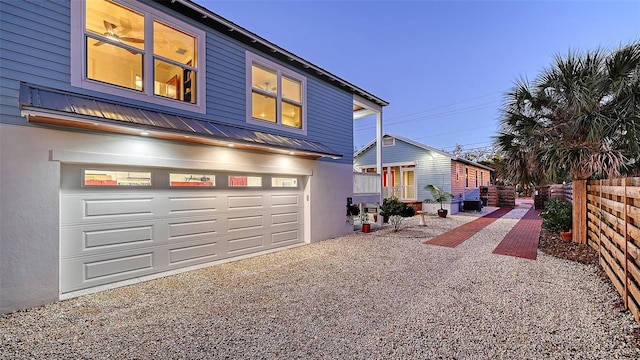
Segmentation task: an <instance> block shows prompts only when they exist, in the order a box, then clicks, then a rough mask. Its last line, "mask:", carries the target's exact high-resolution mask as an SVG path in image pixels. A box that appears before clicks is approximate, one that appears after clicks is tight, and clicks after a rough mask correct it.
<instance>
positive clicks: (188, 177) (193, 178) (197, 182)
mask: <svg viewBox="0 0 640 360" xmlns="http://www.w3.org/2000/svg"><path fill="white" fill-rule="evenodd" d="M169 181H170V183H169V184H170V186H171V187H180V186H198V187H214V186H216V176H215V175H212V174H183V173H170V174H169Z"/></svg>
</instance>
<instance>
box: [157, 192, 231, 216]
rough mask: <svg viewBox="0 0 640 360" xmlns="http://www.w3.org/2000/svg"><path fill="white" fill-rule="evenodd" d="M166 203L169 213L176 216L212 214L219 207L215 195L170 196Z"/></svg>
mask: <svg viewBox="0 0 640 360" xmlns="http://www.w3.org/2000/svg"><path fill="white" fill-rule="evenodd" d="M168 203H169V205H168V206H169V215H178V216H187V215H202V214H203V213H207V214H214V213H215V212H216V211H218V208H219V207H220V205H219V200H218V197H217V196H198V195H192V196H180V197H173V196H170V197H169V198H168Z"/></svg>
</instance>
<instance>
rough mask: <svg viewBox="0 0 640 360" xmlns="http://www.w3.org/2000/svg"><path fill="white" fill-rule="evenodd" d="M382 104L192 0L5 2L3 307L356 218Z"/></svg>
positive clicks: (299, 237) (265, 245)
mask: <svg viewBox="0 0 640 360" xmlns="http://www.w3.org/2000/svg"><path fill="white" fill-rule="evenodd" d="M386 105H388V103H387V102H386V101H384V100H382V99H381V98H379V97H377V96H375V95H373V94H371V93H369V92H367V91H365V90H363V89H361V88H359V87H357V86H356V85H354V84H351V83H349V82H348V81H346V80H344V79H342V78H340V77H338V76H336V75H334V74H332V73H331V72H329V71H327V70H325V69H322V68H320V67H318V66H317V65H314V64H313V63H311V62H309V61H307V60H305V59H303V58H302V57H300V56H297V55H295V54H293V53H290V52H288V51H287V50H285V49H283V48H281V47H279V46H277V45H276V44H273V43H271V42H270V41H268V40H266V39H264V38H262V37H260V36H259V35H257V34H254V33H252V32H251V31H249V30H247V29H245V28H243V27H241V26H239V25H237V24H234V23H232V22H230V21H228V20H226V19H224V18H222V17H221V16H219V15H217V14H215V13H214V12H212V11H211V10H209V9H206V8H204V7H202V6H200V5H198V4H196V3H194V2H192V1H189V0H175V1H171V2H169V1H153V0H141V1H135V0H74V1H53V0H51V1H47V0H42V1H35V2H26V1H8V2H3V3H2V6H1V7H0V199H2V200H1V201H0V312H2V313H6V312H11V311H15V310H19V309H24V308H29V307H34V306H39V305H42V304H46V303H50V302H55V301H58V300H60V299H65V298H70V297H74V296H79V295H82V294H86V293H91V292H96V291H101V290H103V289H108V288H112V287H116V286H123V285H127V284H129V283H132V282H137V281H141V280H148V279H153V278H156V277H160V276H166V275H169V274H172V273H176V272H180V271H186V270H190V269H194V268H198V267H203V266H210V265H215V264H217V263H220V262H224V261H229V260H232V259H237V258H239V257H246V256H254V255H256V254H263V253H265V252H270V251H277V250H280V249H285V248H288V247H292V246H300V245H303V244H306V243H310V242H315V241H320V240H324V239H328V238H331V237H335V236H338V235H342V234H346V233H349V232H351V231H353V228H352V226H350V225H349V224H346V223H345V221H344V209H345V204H346V201H347V199H348V198H349V197H351V196H352V194H353V171H352V170H353V152H352V149H353V122H354V120H355V119H358V118H361V117H364V116H376V117H377V122H378V125H379V127H381V123H382V108H383V107H384V106H386ZM381 135H382V134H381V133H380V134H379V135H378V136H381ZM328 224H330V226H328Z"/></svg>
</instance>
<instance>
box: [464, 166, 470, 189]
mask: <svg viewBox="0 0 640 360" xmlns="http://www.w3.org/2000/svg"><path fill="white" fill-rule="evenodd" d="M464 182H465V185H464V186H465V187H469V168H464Z"/></svg>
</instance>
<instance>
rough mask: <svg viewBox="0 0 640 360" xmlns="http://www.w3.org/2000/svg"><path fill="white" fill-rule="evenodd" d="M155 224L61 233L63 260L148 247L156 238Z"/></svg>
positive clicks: (86, 227) (89, 226) (71, 229)
mask: <svg viewBox="0 0 640 360" xmlns="http://www.w3.org/2000/svg"><path fill="white" fill-rule="evenodd" d="M157 232H158V223H157V222H153V221H137V222H125V223H106V224H87V225H83V226H73V227H71V226H69V227H63V228H62V229H61V247H60V255H61V258H62V259H67V258H72V257H76V256H85V255H92V254H95V253H108V252H114V251H123V250H127V249H133V248H142V247H147V246H150V245H151V244H152V243H153V241H154V239H156V238H157V237H158V236H157V235H156V234H157Z"/></svg>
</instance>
